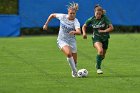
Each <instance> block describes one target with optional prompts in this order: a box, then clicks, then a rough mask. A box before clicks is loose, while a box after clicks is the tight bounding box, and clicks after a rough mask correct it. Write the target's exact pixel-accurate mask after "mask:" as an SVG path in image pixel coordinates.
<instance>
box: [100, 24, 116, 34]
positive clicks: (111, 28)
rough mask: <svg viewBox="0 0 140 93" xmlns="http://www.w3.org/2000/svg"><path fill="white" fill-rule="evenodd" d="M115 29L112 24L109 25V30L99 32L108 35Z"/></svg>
mask: <svg viewBox="0 0 140 93" xmlns="http://www.w3.org/2000/svg"><path fill="white" fill-rule="evenodd" d="M113 29H114V27H113V25H112V24H109V26H108V28H107V29H105V30H99V32H101V33H103V32H104V33H106V32H111V31H113Z"/></svg>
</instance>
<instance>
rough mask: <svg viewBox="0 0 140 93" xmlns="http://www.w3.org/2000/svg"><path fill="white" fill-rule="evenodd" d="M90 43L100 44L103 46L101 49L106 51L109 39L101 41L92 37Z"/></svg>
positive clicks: (96, 37)
mask: <svg viewBox="0 0 140 93" xmlns="http://www.w3.org/2000/svg"><path fill="white" fill-rule="evenodd" d="M92 42H93V45H94V43H96V42H101V43H102V44H103V49H106V50H107V49H108V43H109V39H102V38H100V37H98V36H94V37H92Z"/></svg>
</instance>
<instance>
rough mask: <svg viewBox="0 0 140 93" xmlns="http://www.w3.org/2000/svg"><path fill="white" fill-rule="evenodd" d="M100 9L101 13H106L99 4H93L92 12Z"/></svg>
mask: <svg viewBox="0 0 140 93" xmlns="http://www.w3.org/2000/svg"><path fill="white" fill-rule="evenodd" d="M96 11H101V12H102V13H103V14H105V13H106V10H104V9H103V8H102V7H101V6H100V5H99V4H97V5H95V7H94V12H96Z"/></svg>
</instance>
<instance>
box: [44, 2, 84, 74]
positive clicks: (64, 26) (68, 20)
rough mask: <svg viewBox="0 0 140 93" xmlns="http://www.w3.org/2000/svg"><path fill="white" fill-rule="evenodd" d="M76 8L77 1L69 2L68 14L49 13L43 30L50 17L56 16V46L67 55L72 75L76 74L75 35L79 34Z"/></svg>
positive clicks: (46, 26) (45, 28)
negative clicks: (57, 22)
mask: <svg viewBox="0 0 140 93" xmlns="http://www.w3.org/2000/svg"><path fill="white" fill-rule="evenodd" d="M77 10H78V4H77V3H70V5H69V6H68V14H61V13H53V14H51V15H50V16H49V17H48V19H47V21H46V23H45V25H44V26H43V29H44V30H47V28H48V23H49V21H50V20H51V19H52V18H57V19H59V20H60V29H59V34H58V38H57V44H58V47H59V48H60V49H61V50H62V52H63V53H64V54H65V55H66V56H67V61H68V62H69V64H70V67H71V69H72V77H76V76H77V69H76V63H77V46H76V39H75V35H79V34H81V29H80V23H79V21H78V19H77V18H75V16H76V12H77Z"/></svg>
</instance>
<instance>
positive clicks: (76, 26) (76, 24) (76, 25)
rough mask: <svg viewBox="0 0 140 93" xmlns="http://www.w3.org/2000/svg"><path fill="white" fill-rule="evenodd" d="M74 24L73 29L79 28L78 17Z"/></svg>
mask: <svg viewBox="0 0 140 93" xmlns="http://www.w3.org/2000/svg"><path fill="white" fill-rule="evenodd" d="M74 26H75V29H76V28H80V23H79V21H78V19H76V20H75V22H74Z"/></svg>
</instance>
